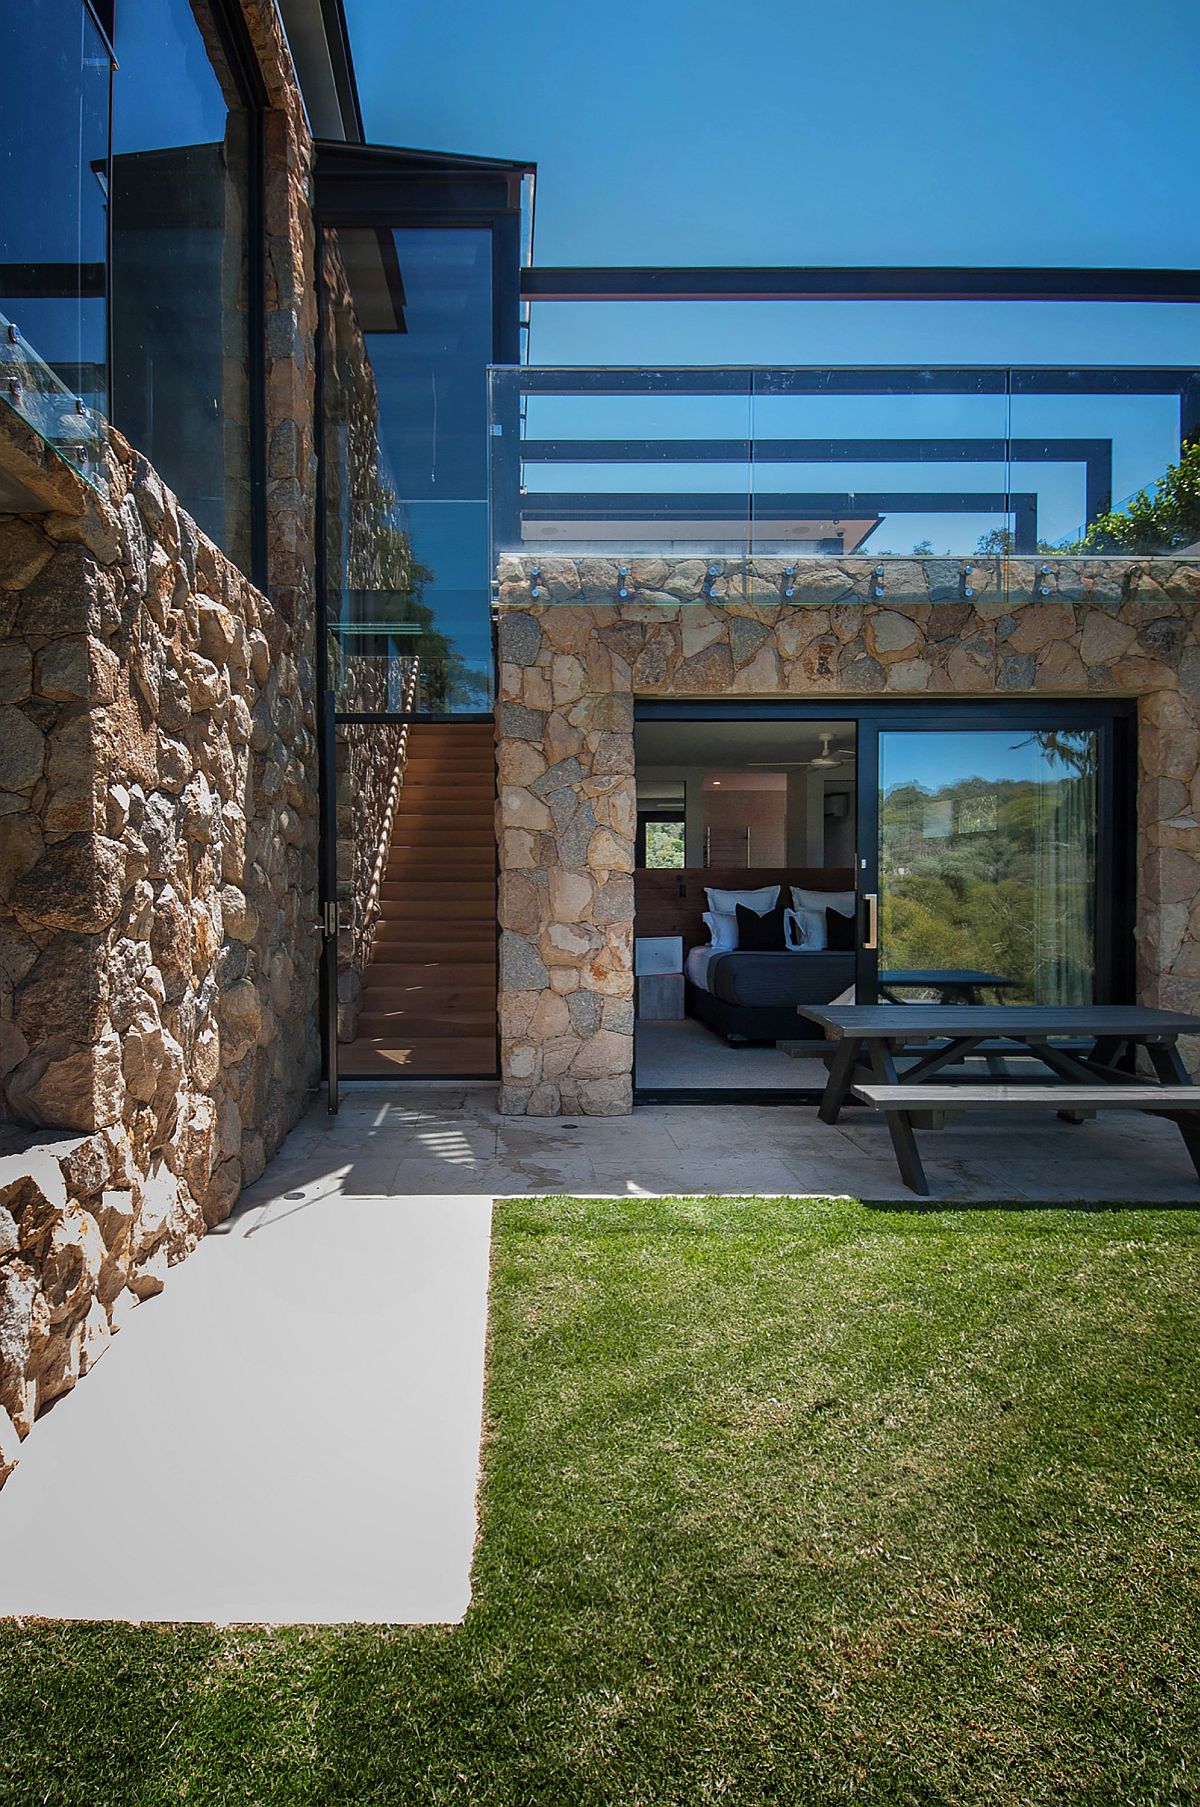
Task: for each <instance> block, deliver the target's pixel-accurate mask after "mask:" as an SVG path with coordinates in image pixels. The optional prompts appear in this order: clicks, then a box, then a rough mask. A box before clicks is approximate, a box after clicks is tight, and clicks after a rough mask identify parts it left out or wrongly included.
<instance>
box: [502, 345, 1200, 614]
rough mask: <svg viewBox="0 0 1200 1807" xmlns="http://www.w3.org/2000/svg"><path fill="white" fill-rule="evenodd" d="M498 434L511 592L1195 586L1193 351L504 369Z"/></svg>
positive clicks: (889, 592) (1198, 387)
mask: <svg viewBox="0 0 1200 1807" xmlns="http://www.w3.org/2000/svg"><path fill="white" fill-rule="evenodd" d="M489 433H490V439H489V444H490V448H491V476H490V518H491V556H492V571H493V574H494V576H495V577H496V578H497V580H498V584H499V599H500V601H501V602H502V603H504V604H515V603H519V602H521V601H528V600H529V599H531V598H532V599H533V600H537V601H542V602H556V601H567V600H576V601H578V600H580V599H581V595H582V597H583V599H585V600H589V601H594V602H597V603H599V602H618V601H624V600H627V599H628V600H631V601H637V602H642V603H646V602H649V603H654V602H655V601H659V602H662V603H664V604H666V603H671V604H676V603H679V602H681V601H689V600H690V601H696V602H704V601H708V602H711V601H713V600H717V601H720V600H735V599H746V600H752V601H755V602H759V603H776V604H778V603H791V604H795V605H803V604H805V603H824V604H828V603H830V602H836V601H839V600H845V601H852V600H858V601H871V600H873V601H877V602H893V601H894V602H897V603H909V604H912V603H914V602H916V603H920V602H934V603H937V602H947V603H948V602H959V601H970V600H971V599H972V598H973V597H980V598H982V597H985V596H986V597H987V599H988V601H989V603H992V604H994V603H996V602H997V601H999V600H1001V599H1003V600H1005V601H1006V602H1007V603H1009V604H1011V605H1017V604H1021V603H1028V602H1036V601H1039V600H1046V599H1051V598H1054V597H1056V596H1057V597H1060V598H1062V599H1063V600H1067V599H1072V600H1076V599H1080V598H1088V599H1090V600H1095V601H1098V602H1105V601H1111V602H1118V601H1120V600H1122V599H1123V598H1125V597H1128V596H1130V595H1136V594H1146V595H1149V596H1153V597H1159V596H1162V595H1163V594H1166V595H1168V596H1170V597H1174V598H1178V599H1181V600H1184V599H1196V600H1200V372H1198V371H1197V370H1195V369H1192V368H1187V367H1179V366H1148V365H1141V366H1133V365H1128V366H1121V367H1117V366H1113V365H1105V366H1084V365H1081V366H1079V367H1076V368H1065V367H1050V366H1041V365H1039V366H1026V367H1013V366H1003V367H978V366H966V367H951V366H948V365H947V366H929V365H925V366H899V365H887V366H884V365H875V366H867V365H862V366H837V367H825V368H801V367H790V368H778V367H776V368H659V369H643V368H637V369H635V368H607V369H601V368H594V367H593V368H580V367H569V368H557V369H550V368H537V367H525V368H494V369H493V370H492V371H491V373H490V420H489ZM563 560H570V561H572V563H571V565H570V566H566V565H564V564H563V563H562V562H561V561H563ZM579 561H583V562H582V563H580V562H579ZM681 561H682V562H681Z"/></svg>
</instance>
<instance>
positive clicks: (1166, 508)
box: [1058, 440, 1200, 553]
mask: <svg viewBox="0 0 1200 1807" xmlns="http://www.w3.org/2000/svg"><path fill="white" fill-rule="evenodd" d="M1197 540H1200V440H1195V441H1193V442H1192V443H1191V444H1190V445H1185V446H1184V448H1183V450H1182V452H1181V453H1180V456H1179V463H1178V464H1169V465H1168V466H1167V468H1166V470H1165V471H1164V473H1163V475H1162V476H1161V477H1160V478H1159V479H1158V482H1157V483H1156V484H1155V485H1154V488H1153V489H1143V490H1141V491H1139V493H1138V494H1137V495H1136V496H1134V497H1133V499H1132V501H1130V502H1127V503H1126V504H1125V506H1124V508H1121V509H1115V510H1113V511H1112V512H1111V513H1109V514H1102V515H1098V516H1097V517H1096V519H1095V520H1094V521H1093V522H1092V523H1091V525H1090V526H1089V528H1088V530H1087V532H1086V533H1085V534H1084V536H1083V538H1082V539H1081V540H1079V541H1077V542H1076V543H1075V544H1074V545H1072V546H1060V547H1059V548H1058V550H1059V551H1060V552H1067V551H1069V552H1130V553H1155V552H1174V551H1178V550H1181V549H1182V548H1183V547H1185V546H1191V545H1194V544H1195V543H1196V541H1197Z"/></svg>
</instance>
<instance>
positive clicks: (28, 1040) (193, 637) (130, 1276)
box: [0, 0, 320, 1479]
mask: <svg viewBox="0 0 1200 1807" xmlns="http://www.w3.org/2000/svg"><path fill="white" fill-rule="evenodd" d="M242 6H243V12H244V14H245V17H246V22H247V25H248V28H249V32H250V37H251V40H252V43H253V45H254V48H255V52H256V55H257V57H258V61H259V66H260V72H261V75H262V79H263V84H264V88H265V91H266V97H267V108H266V112H265V114H264V118H263V131H264V150H265V167H266V184H265V193H264V202H265V226H266V244H265V253H266V256H265V285H264V286H265V303H266V347H265V352H266V363H265V376H266V384H265V413H266V450H267V484H266V498H265V501H266V509H265V513H266V555H267V576H268V594H264V593H263V592H262V591H260V590H258V589H256V588H255V587H254V586H253V585H252V584H251V583H250V582H249V581H248V580H247V579H246V577H245V576H244V575H243V573H242V571H241V570H239V569H238V568H237V567H236V566H235V565H234V564H233V563H232V562H231V561H230V560H229V559H227V558H226V557H225V556H224V555H223V554H222V553H221V552H220V551H219V550H218V549H217V548H216V547H215V546H214V545H213V544H212V543H211V542H210V541H208V540H207V539H206V538H205V537H204V535H203V534H201V533H200V532H199V530H198V529H197V528H196V526H195V524H194V522H193V521H192V520H191V519H190V518H189V517H188V515H187V514H186V513H185V512H184V510H183V509H182V508H180V507H179V505H178V503H177V501H176V500H175V498H174V497H173V496H172V495H171V493H170V492H169V491H168V490H167V489H166V487H165V486H164V485H163V484H162V482H161V481H160V480H159V478H158V476H157V475H156V473H155V472H154V471H153V470H152V469H151V468H150V466H149V465H148V464H147V462H146V460H145V459H144V458H142V457H141V456H140V455H139V454H138V452H137V451H136V449H134V448H131V447H129V446H127V445H126V444H125V443H124V441H123V440H122V439H121V438H120V436H119V435H117V434H115V433H114V434H112V435H111V437H110V442H109V446H108V451H107V455H106V460H105V469H104V471H103V473H102V476H103V480H104V481H103V487H104V490H105V493H104V495H102V496H101V495H97V494H96V493H95V492H93V491H92V490H90V489H88V488H87V487H86V485H84V484H83V483H82V482H81V480H80V479H79V478H78V477H77V476H76V474H75V473H74V472H73V471H72V470H70V469H69V468H68V467H67V466H66V465H65V464H63V463H62V462H60V461H59V460H58V459H57V458H56V456H55V455H54V454H53V453H52V452H50V451H49V450H48V448H46V447H45V446H44V445H43V444H42V443H41V442H40V441H39V440H38V439H37V438H36V437H35V436H34V435H33V434H32V433H31V431H30V430H29V428H28V427H27V426H26V424H25V423H24V421H22V420H21V419H20V418H19V416H18V415H17V414H15V413H14V412H13V411H11V410H9V409H7V408H3V407H0V469H2V470H3V472H4V474H5V475H7V476H9V477H11V478H12V479H13V480H14V482H15V483H16V484H18V485H19V486H20V489H21V491H22V492H23V493H25V494H27V495H29V496H31V497H32V498H34V499H35V500H36V502H37V504H38V505H39V507H38V509H37V511H36V512H31V513H30V514H28V515H25V516H5V517H0V641H2V642H3V644H2V645H0V1103H2V1104H3V1109H4V1114H5V1116H6V1118H7V1126H6V1128H5V1130H4V1132H3V1133H4V1137H5V1142H6V1149H7V1152H6V1153H5V1154H4V1156H3V1158H2V1159H0V1479H2V1478H3V1476H4V1474H5V1473H6V1472H7V1470H8V1468H9V1467H10V1466H11V1462H12V1460H14V1459H15V1447H14V1442H15V1438H17V1437H19V1436H24V1435H25V1433H26V1432H27V1431H28V1429H29V1426H30V1424H31V1422H32V1420H33V1419H34V1417H35V1416H36V1414H37V1413H38V1412H39V1411H40V1410H41V1409H42V1408H43V1407H45V1406H46V1405H47V1404H49V1403H51V1402H52V1401H53V1400H54V1399H55V1398H57V1397H58V1396H59V1395H60V1394H61V1393H62V1392H64V1391H65V1390H66V1389H67V1388H69V1387H70V1386H72V1385H73V1384H74V1383H75V1381H76V1380H77V1379H78V1378H79V1376H80V1375H81V1374H83V1373H86V1371H87V1369H88V1368H89V1366H90V1365H91V1364H92V1363H93V1362H94V1361H95V1359H96V1357H97V1356H98V1354H99V1353H100V1352H101V1351H102V1350H103V1348H104V1347H105V1346H106V1344H107V1340H108V1338H109V1337H110V1336H111V1334H112V1333H113V1331H114V1330H116V1329H118V1328H119V1327H120V1324H121V1322H122V1319H123V1315H124V1313H125V1312H126V1311H127V1309H128V1308H129V1307H130V1306H131V1305H133V1304H135V1303H136V1302H137V1301H138V1300H139V1299H142V1298H145V1297H147V1296H148V1295H149V1294H151V1293H154V1292H157V1291H158V1290H160V1289H161V1287H162V1285H163V1282H164V1278H165V1275H166V1271H167V1268H168V1266H169V1264H170V1263H172V1262H174V1261H176V1260H178V1259H180V1258H182V1257H183V1256H184V1255H186V1254H188V1253H189V1252H190V1250H191V1249H193V1248H194V1247H195V1245H196V1243H197V1241H198V1240H199V1238H200V1237H201V1236H202V1235H203V1234H204V1232H205V1230H206V1229H208V1228H210V1227H211V1226H212V1225H213V1224H215V1223H216V1222H218V1221H219V1220H220V1219H221V1218H223V1217H224V1216H226V1215H227V1214H228V1212H229V1211H230V1210H231V1209H232V1207H233V1204H234V1202H235V1201H236V1199H237V1196H238V1192H239V1190H240V1188H241V1187H242V1186H243V1185H244V1184H246V1183H248V1182H249V1181H252V1180H253V1179H255V1178H257V1176H258V1175H259V1174H260V1173H261V1172H262V1169H263V1167H264V1165H265V1162H266V1161H267V1159H268V1158H269V1157H270V1155H271V1154H272V1153H273V1152H274V1151H275V1149H276V1148H277V1147H278V1146H279V1144H280V1142H281V1141H282V1139H283V1137H284V1136H285V1135H286V1133H287V1130H288V1128H289V1127H290V1125H291V1124H292V1123H293V1122H294V1121H295V1119H296V1117H297V1116H298V1114H299V1112H300V1110H301V1109H302V1108H303V1105H304V1103H305V1101H306V1099H307V1097H308V1095H309V1093H310V1091H311V1088H312V1087H313V1085H314V1084H315V1083H316V1080H317V1078H318V1075H319V1069H320V1047H319V1029H318V986H317V975H318V963H319V953H320V930H319V921H318V898H317V812H318V788H317V741H316V715H315V707H316V683H315V671H314V654H315V647H314V640H313V634H314V620H315V595H314V544H315V531H316V457H315V419H314V332H315V322H316V303H315V281H314V239H313V229H312V222H311V211H310V201H311V164H312V144H311V139H310V136H309V132H308V127H307V124H306V121H305V117H304V109H303V103H302V101H301V97H300V92H299V88H298V85H297V82H296V78H295V73H294V70H293V69H292V65H291V59H290V55H289V52H288V49H287V46H286V42H285V40H284V38H283V34H282V30H281V27H280V24H279V19H278V15H277V13H276V10H275V8H274V6H273V5H272V4H270V0H242Z"/></svg>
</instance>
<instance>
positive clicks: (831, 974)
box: [634, 698, 1136, 1103]
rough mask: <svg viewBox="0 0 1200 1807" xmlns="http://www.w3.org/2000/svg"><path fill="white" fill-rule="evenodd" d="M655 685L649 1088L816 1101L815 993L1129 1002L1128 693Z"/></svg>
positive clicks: (819, 998) (878, 998) (638, 1089)
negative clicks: (908, 698) (753, 692)
mask: <svg viewBox="0 0 1200 1807" xmlns="http://www.w3.org/2000/svg"><path fill="white" fill-rule="evenodd" d="M839 705H840V706H839V707H837V708H836V709H833V710H831V709H829V708H828V705H826V706H825V707H822V706H821V705H819V704H811V703H792V702H779V703H770V702H752V703H742V704H733V703H683V702H649V701H646V702H639V703H638V704H637V706H636V719H635V755H636V773H637V802H638V834H637V852H636V866H635V873H634V909H635V921H634V970H635V1036H634V1057H635V1064H634V1084H635V1096H636V1098H637V1099H638V1100H639V1101H641V1102H649V1101H657V1100H662V1101H671V1102H700V1103H706V1102H714V1101H716V1100H717V1099H720V1098H724V1099H727V1100H732V1099H736V1100H738V1101H741V1102H759V1103H775V1102H786V1103H796V1102H798V1101H806V1100H808V1099H811V1100H813V1101H815V1100H816V1098H817V1097H818V1096H819V1094H820V1090H821V1088H822V1087H823V1085H824V1081H825V1076H826V1066H825V1060H824V1054H825V1044H824V1042H823V1039H822V1032H821V1030H820V1028H819V1026H818V1025H817V1024H815V1023H813V1022H812V1021H811V1020H810V1019H808V1018H806V1017H805V1016H804V1014H803V1012H804V1010H805V1008H806V1007H808V1006H812V1007H816V1006H820V1005H823V1004H834V1003H836V1004H851V1003H857V1004H880V1005H889V1006H896V1007H903V1006H904V1005H907V1004H914V1003H921V1002H929V1001H934V1002H940V1003H948V1004H971V1003H982V1002H986V1003H1012V1004H1029V1003H1037V1004H1059V1005H1069V1004H1090V1003H1114V1004H1115V1003H1125V1002H1129V1001H1130V1000H1131V998H1132V990H1133V960H1132V946H1133V879H1134V865H1133V849H1134V842H1135V837H1134V811H1133V802H1134V785H1135V772H1136V749H1135V726H1136V723H1135V713H1134V707H1133V705H1132V704H1130V703H1127V702H1120V701H1109V702H1097V703H1091V702H1088V703H1080V702H1075V701H1070V700H1066V699H1053V698H1050V699H1045V700H1040V699H1039V700H1038V701H1012V702H1010V701H1008V700H1007V699H1004V700H1000V699H992V700H989V701H965V702H959V701H955V700H953V699H946V700H944V701H940V702H922V703H907V702H899V701H897V702H884V701H880V702H871V703H842V702H841V699H839Z"/></svg>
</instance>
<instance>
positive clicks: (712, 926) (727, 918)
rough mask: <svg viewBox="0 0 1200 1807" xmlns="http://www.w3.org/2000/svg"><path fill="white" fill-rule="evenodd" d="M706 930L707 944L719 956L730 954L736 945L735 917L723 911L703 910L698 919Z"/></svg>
mask: <svg viewBox="0 0 1200 1807" xmlns="http://www.w3.org/2000/svg"><path fill="white" fill-rule="evenodd" d="M700 920H701V921H702V922H703V924H704V926H705V928H706V929H707V930H708V944H709V946H710V947H711V948H714V949H715V950H716V952H717V953H719V954H732V953H733V952H734V951H735V950H736V948H737V944H738V932H737V917H736V916H732V915H730V914H729V913H728V912H727V911H725V910H705V912H704V915H703V916H702V917H701V919H700Z"/></svg>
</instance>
